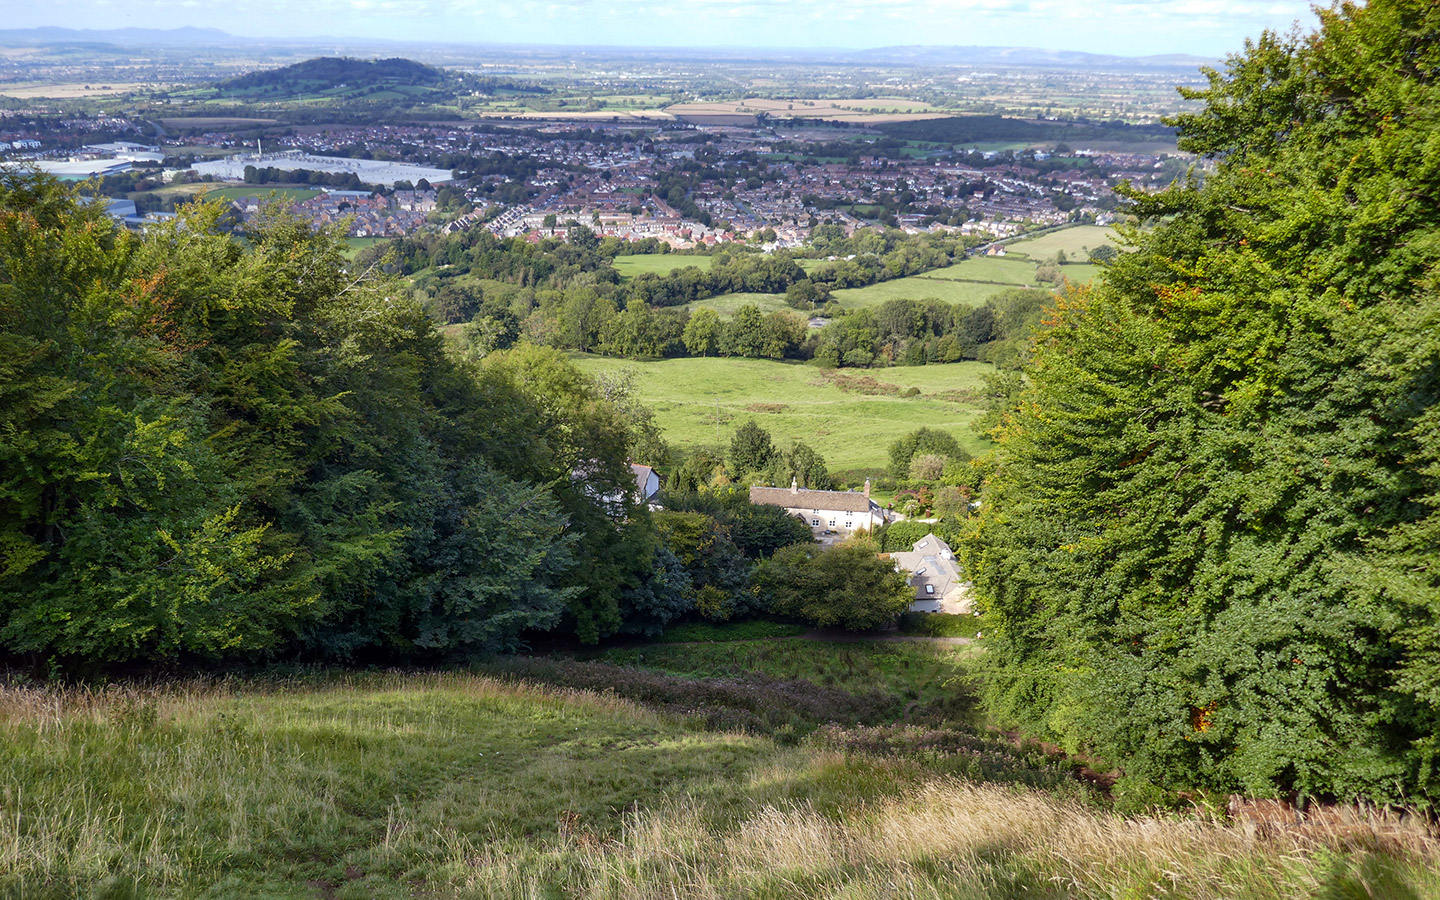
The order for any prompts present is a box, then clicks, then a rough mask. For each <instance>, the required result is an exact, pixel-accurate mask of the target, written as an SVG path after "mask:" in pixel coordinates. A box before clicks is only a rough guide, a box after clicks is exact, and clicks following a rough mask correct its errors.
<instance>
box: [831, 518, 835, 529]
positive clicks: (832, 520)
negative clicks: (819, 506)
mask: <svg viewBox="0 0 1440 900" xmlns="http://www.w3.org/2000/svg"><path fill="white" fill-rule="evenodd" d="M830 527H831V528H834V527H835V520H834V519H831V520H830Z"/></svg>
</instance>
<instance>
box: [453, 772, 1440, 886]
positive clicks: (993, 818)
mask: <svg viewBox="0 0 1440 900" xmlns="http://www.w3.org/2000/svg"><path fill="white" fill-rule="evenodd" d="M816 762H817V763H819V764H824V763H825V762H827V761H825V760H816ZM828 762H829V764H831V765H844V762H845V761H844V760H841V759H838V758H837V759H832V760H829V761H828ZM764 777H767V778H769V779H770V780H771V781H772V782H778V781H784V780H785V779H786V778H788V777H791V776H790V775H789V774H788V773H784V772H771V773H766V775H765V776H764ZM710 818H711V817H710V816H709V814H708V811H707V810H706V809H704V808H703V806H701V805H699V804H696V803H694V802H689V801H684V800H681V801H677V802H672V803H670V804H668V805H667V806H665V807H664V808H662V809H657V810H652V811H648V812H637V813H635V814H633V815H632V816H631V817H630V818H629V819H628V820H627V822H626V825H625V828H624V830H623V832H622V833H621V835H620V836H619V837H618V838H617V839H615V840H612V841H598V840H595V839H594V838H593V836H587V835H586V834H585V833H584V831H583V829H580V830H577V829H570V830H569V831H568V832H563V833H561V834H560V835H558V836H557V839H556V840H555V841H553V842H550V843H549V844H548V845H547V846H546V847H544V848H543V849H542V848H537V849H536V850H534V851H532V852H531V853H530V854H528V855H526V856H525V857H524V858H523V859H517V858H516V857H515V856H514V855H513V854H511V853H509V852H503V851H487V850H485V849H483V848H469V849H470V850H472V851H475V852H470V853H467V854H465V855H464V857H463V859H455V860H452V861H451V864H452V867H453V868H452V869H451V871H453V872H454V873H455V874H456V875H460V874H461V873H462V872H466V871H468V872H469V873H471V874H470V875H469V876H468V877H467V878H465V880H464V882H463V884H461V885H458V886H460V887H461V888H462V893H461V896H473V897H483V898H497V900H498V898H520V897H526V898H529V897H538V896H544V893H543V891H541V890H537V889H540V888H542V887H543V885H545V884H547V883H549V884H553V883H563V884H565V885H566V891H565V896H567V897H573V898H587V900H588V898H597V900H598V898H627V900H652V898H653V900H672V898H677V897H680V898H687V900H723V898H733V897H777V898H779V897H785V898H810V897H815V898H821V897H856V898H862V897H887V898H888V897H906V898H909V897H917V898H920V897H925V898H931V897H933V898H941V897H955V898H963V897H975V898H980V897H996V898H1000V897H1013V898H1016V900H1019V898H1045V897H1055V898H1059V897H1066V898H1096V900H1100V898H1107V900H1108V898H1137V900H1138V898H1145V897H1186V898H1193V900H1237V898H1262V897H1264V898H1291V897H1293V898H1301V897H1315V896H1324V895H1325V894H1326V893H1327V892H1330V893H1331V895H1333V896H1355V897H1374V898H1376V900H1380V898H1387V900H1400V898H1402V897H1404V896H1406V892H1407V891H1408V890H1413V893H1410V894H1409V896H1415V897H1429V896H1435V895H1436V892H1437V890H1440V878H1437V877H1436V875H1435V872H1434V870H1433V868H1432V867H1431V866H1430V865H1429V863H1430V862H1431V861H1433V860H1434V859H1435V858H1436V849H1437V848H1436V845H1435V842H1434V840H1433V839H1432V838H1431V837H1430V836H1429V835H1427V834H1425V833H1424V832H1423V831H1422V830H1419V829H1407V828H1404V827H1397V828H1396V829H1395V831H1394V834H1393V835H1392V837H1393V838H1394V840H1393V841H1391V842H1390V847H1389V853H1390V855H1389V856H1387V857H1384V858H1383V860H1385V861H1379V860H1380V859H1381V858H1369V857H1365V856H1364V855H1363V854H1364V853H1365V852H1366V851H1369V850H1373V849H1374V847H1371V846H1366V844H1367V843H1368V842H1366V841H1360V842H1358V843H1359V845H1360V846H1356V843H1357V842H1356V841H1355V840H1353V836H1352V837H1347V838H1341V839H1337V840H1334V841H1325V840H1314V839H1306V840H1291V839H1276V840H1269V841H1260V840H1257V839H1255V838H1252V837H1248V836H1246V835H1245V834H1244V833H1243V832H1240V831H1237V830H1235V829H1230V828H1226V827H1224V826H1222V825H1218V824H1216V823H1213V822H1207V821H1204V820H1202V819H1198V818H1192V819H1180V818H1171V819H1156V818H1138V819H1126V818H1120V817H1117V816H1114V815H1110V814H1108V813H1105V812H1101V811H1098V810H1095V809H1093V808H1089V807H1085V806H1082V805H1080V804H1079V803H1075V802H1066V801H1059V800H1056V799H1054V798H1053V797H1050V796H1048V795H1046V794H1043V793H1039V792H1035V791H1027V790H1018V789H1008V788H1002V787H997V786H991V785H975V784H966V783H962V782H942V783H936V784H930V785H927V786H925V787H923V788H920V789H918V790H916V791H913V792H911V793H908V794H906V795H904V796H901V797H898V798H894V799H890V800H887V801H885V802H882V803H879V804H876V805H874V806H873V807H870V808H866V809H860V810H855V811H851V812H850V813H849V814H847V815H845V816H843V817H837V816H835V815H829V814H826V813H824V812H822V811H819V810H817V809H816V808H815V805H814V804H812V803H789V804H776V805H767V806H765V807H764V808H762V809H760V810H758V811H757V812H755V813H753V814H751V815H749V816H747V817H745V818H744V819H742V820H740V821H739V822H736V823H733V824H729V825H726V826H723V827H718V828H717V827H715V826H714V825H713V824H710ZM1377 842H1378V841H1377ZM538 873H548V875H539V874H538ZM537 876H538V877H537ZM1367 881H1368V882H1369V883H1368V884H1367V883H1366V882H1367ZM1347 887H1348V888H1351V889H1352V890H1353V889H1354V888H1356V887H1358V888H1360V889H1361V890H1362V891H1364V892H1363V893H1344V891H1345V890H1346V888H1347ZM1335 891H1340V892H1341V893H1334V892H1335ZM1377 891H1379V892H1377Z"/></svg>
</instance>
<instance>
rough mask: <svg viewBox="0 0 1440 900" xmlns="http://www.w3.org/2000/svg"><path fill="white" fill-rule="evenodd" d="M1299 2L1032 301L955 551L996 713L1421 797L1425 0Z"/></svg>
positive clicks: (1429, 55)
mask: <svg viewBox="0 0 1440 900" xmlns="http://www.w3.org/2000/svg"><path fill="white" fill-rule="evenodd" d="M1320 16H1321V28H1320V30H1319V32H1318V33H1317V34H1313V35H1310V36H1305V37H1300V36H1296V37H1290V38H1281V37H1278V36H1276V35H1273V34H1266V35H1265V36H1263V37H1262V38H1261V39H1260V40H1258V41H1256V42H1255V43H1253V44H1248V45H1247V46H1246V48H1245V51H1244V52H1243V53H1242V54H1239V55H1237V56H1234V57H1232V58H1231V59H1230V60H1229V61H1228V62H1227V64H1226V66H1225V69H1224V71H1211V72H1210V73H1209V86H1208V87H1207V88H1205V89H1203V90H1198V91H1193V92H1188V93H1189V95H1190V96H1192V97H1194V98H1196V99H1199V100H1202V101H1204V104H1205V105H1204V108H1203V109H1202V110H1200V111H1198V112H1195V113H1189V114H1185V115H1182V116H1179V117H1178V118H1177V120H1176V122H1175V124H1176V125H1177V126H1178V127H1179V129H1180V135H1181V137H1180V143H1181V147H1182V148H1184V149H1186V150H1190V151H1193V152H1195V153H1198V154H1202V155H1205V156H1208V157H1212V158H1213V159H1214V160H1215V161H1216V167H1215V170H1214V171H1213V172H1212V173H1209V174H1208V175H1207V176H1206V177H1205V178H1204V180H1203V182H1202V181H1201V180H1200V179H1199V178H1198V177H1196V178H1191V179H1189V180H1188V181H1187V182H1185V183H1178V184H1176V185H1174V186H1173V187H1172V188H1170V189H1169V190H1167V191H1165V192H1163V193H1161V194H1159V195H1156V196H1146V195H1142V194H1138V193H1137V194H1134V195H1132V196H1131V198H1130V199H1131V207H1132V210H1133V211H1134V212H1135V213H1137V214H1138V215H1140V216H1141V217H1143V218H1145V219H1148V220H1150V221H1151V222H1154V223H1156V227H1154V228H1153V230H1148V231H1144V232H1140V231H1132V232H1130V233H1129V241H1130V243H1131V245H1132V246H1133V247H1134V249H1135V252H1133V253H1122V254H1119V255H1118V256H1117V257H1116V258H1114V259H1112V260H1111V261H1109V262H1108V263H1107V268H1106V273H1105V276H1104V278H1103V279H1102V280H1101V282H1100V284H1099V285H1098V286H1097V287H1095V288H1094V289H1093V290H1090V291H1086V290H1072V291H1070V292H1069V293H1068V294H1067V295H1066V296H1064V297H1062V298H1061V299H1060V300H1059V301H1058V302H1057V305H1056V306H1055V308H1054V309H1053V310H1052V311H1051V312H1050V313H1049V316H1048V318H1047V319H1046V321H1045V325H1044V327H1043V328H1042V330H1041V331H1040V333H1039V337H1038V341H1037V346H1036V349H1035V352H1034V357H1033V360H1032V361H1031V363H1030V365H1029V366H1028V369H1027V373H1026V375H1027V379H1026V386H1025V387H1024V389H1023V390H1022V391H1020V392H1019V394H1018V398H1017V399H1016V401H1015V402H1014V403H1013V405H1011V406H1010V407H1009V409H1008V411H1007V412H1006V413H1005V416H1004V419H1003V422H1002V424H1001V425H1000V427H999V429H998V432H997V433H998V436H999V440H1000V450H999V457H998V466H997V469H996V471H995V474H994V476H993V477H992V478H991V480H990V483H989V485H988V486H987V495H986V501H985V504H984V507H983V509H982V511H981V515H980V523H979V525H978V527H977V528H976V529H975V530H974V531H973V532H971V534H970V536H969V537H968V538H967V540H966V541H965V545H964V547H963V552H964V554H965V556H966V558H967V560H968V565H969V567H970V573H971V575H972V576H973V577H974V579H975V581H976V584H977V590H978V592H979V594H980V596H981V597H982V598H983V601H984V605H985V607H986V609H987V614H988V616H989V625H988V626H987V632H986V633H987V637H988V639H989V640H990V642H991V643H990V654H989V656H990V660H991V663H992V666H991V676H990V679H989V683H988V684H989V687H988V690H989V695H990V701H991V703H992V704H994V705H996V707H997V708H998V709H999V710H1001V711H1002V712H1003V713H1005V714H1007V715H1009V716H1011V717H1013V718H1015V719H1018V720H1021V721H1024V722H1026V723H1027V724H1029V725H1030V726H1031V727H1033V728H1036V729H1039V730H1041V731H1043V732H1045V733H1047V734H1049V735H1052V736H1055V737H1058V738H1059V739H1061V740H1063V741H1064V742H1065V743H1066V744H1068V745H1069V746H1071V747H1082V746H1083V747H1087V748H1089V749H1091V750H1092V751H1094V752H1097V753H1099V754H1101V755H1102V756H1104V757H1106V758H1108V759H1111V760H1113V761H1114V762H1116V763H1117V764H1120V765H1122V766H1123V767H1124V770H1125V772H1126V774H1127V777H1129V778H1132V779H1140V780H1146V781H1150V782H1154V783H1158V784H1162V785H1169V786H1201V787H1205V788H1210V789H1216V790H1235V789H1241V790H1246V791H1251V792H1255V793H1261V794H1274V793H1276V792H1284V791H1292V790H1293V791H1298V792H1301V793H1302V794H1313V795H1328V796H1340V797H1351V796H1356V795H1364V796H1368V797H1372V798H1377V799H1383V800H1407V801H1411V802H1416V801H1420V802H1423V798H1425V797H1428V796H1429V795H1430V793H1431V792H1433V790H1434V788H1435V786H1436V777H1437V771H1436V760H1437V756H1436V751H1437V749H1440V746H1437V740H1440V736H1437V728H1436V725H1437V712H1440V707H1437V702H1440V690H1437V687H1436V686H1437V685H1440V642H1437V640H1436V638H1437V636H1440V540H1437V537H1440V516H1437V514H1436V504H1437V500H1440V481H1437V477H1440V404H1437V401H1440V327H1437V326H1440V302H1437V300H1440V297H1437V288H1440V281H1437V274H1440V269H1437V260H1440V227H1437V226H1440V129H1437V125H1436V123H1437V122H1440V42H1437V41H1436V40H1435V35H1436V34H1437V33H1440V7H1437V6H1436V5H1435V4H1433V3H1428V2H1420V0H1374V2H1371V3H1369V4H1367V5H1365V6H1360V5H1356V4H1350V3H1344V4H1341V5H1339V6H1337V7H1336V8H1334V9H1331V10H1326V11H1321V13H1320ZM1116 710H1126V711H1127V714H1126V715H1123V716H1117V715H1116V714H1115V711H1116Z"/></svg>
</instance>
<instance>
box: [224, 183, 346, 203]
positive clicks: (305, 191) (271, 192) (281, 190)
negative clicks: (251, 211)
mask: <svg viewBox="0 0 1440 900" xmlns="http://www.w3.org/2000/svg"><path fill="white" fill-rule="evenodd" d="M318 196H320V191H318V190H316V189H314V188H292V187H276V186H274V185H269V184H257V185H253V186H250V187H223V188H215V189H214V190H211V191H206V192H205V199H206V200H239V199H240V198H241V197H257V198H259V199H261V200H272V199H273V200H295V201H297V202H298V201H300V200H309V199H311V198H312V197H318Z"/></svg>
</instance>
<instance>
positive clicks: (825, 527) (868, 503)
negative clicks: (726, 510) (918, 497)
mask: <svg viewBox="0 0 1440 900" xmlns="http://www.w3.org/2000/svg"><path fill="white" fill-rule="evenodd" d="M750 502H751V503H755V504H759V505H763V506H780V507H783V508H784V509H785V511H786V512H788V513H789V514H790V515H792V516H798V517H799V518H800V519H802V520H803V521H804V522H805V524H806V525H809V526H810V530H811V531H812V532H814V533H815V536H816V537H817V538H823V537H824V536H826V535H838V536H848V535H851V534H854V533H855V532H857V531H874V530H875V529H877V528H879V527H880V526H882V525H884V524H885V510H884V509H882V508H881V507H880V504H878V503H876V502H875V501H874V500H871V499H870V482H869V481H866V482H865V492H864V493H859V492H856V491H812V490H810V489H809V488H802V487H800V485H799V484H798V483H797V482H795V481H793V480H792V481H791V482H790V487H789V488H788V489H787V488H773V487H752V488H751V489H750Z"/></svg>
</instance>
